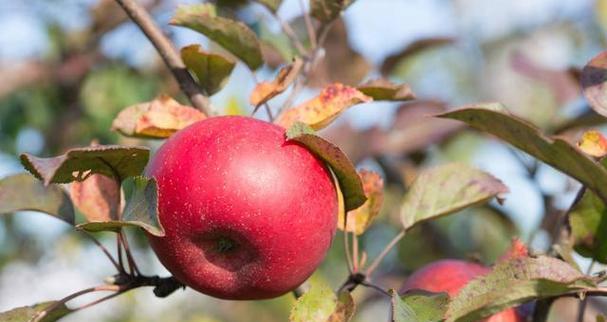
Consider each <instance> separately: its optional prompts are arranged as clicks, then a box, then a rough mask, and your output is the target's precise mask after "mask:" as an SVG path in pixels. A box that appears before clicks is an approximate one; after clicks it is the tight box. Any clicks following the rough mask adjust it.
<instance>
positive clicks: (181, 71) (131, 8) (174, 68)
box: [115, 0, 212, 115]
mask: <svg viewBox="0 0 607 322" xmlns="http://www.w3.org/2000/svg"><path fill="white" fill-rule="evenodd" d="M115 1H116V3H118V4H119V5H120V6H121V7H122V8H123V9H124V11H125V12H126V14H127V15H128V16H129V18H131V20H133V22H134V23H135V24H137V26H139V28H140V29H141V31H143V33H144V34H145V35H146V37H147V38H148V39H149V40H150V42H151V43H152V45H154V47H155V48H156V51H158V54H160V57H162V60H163V61H164V63H165V65H166V66H167V67H168V68H169V69H170V70H171V73H172V74H173V76H174V77H175V79H176V80H177V83H179V87H180V88H181V91H182V92H183V93H184V94H185V95H186V96H187V97H188V99H189V100H190V102H191V103H192V105H194V107H196V108H198V109H200V110H201V111H203V112H204V113H205V114H207V115H212V110H211V106H210V103H209V99H208V97H206V96H205V95H204V94H203V92H202V90H201V89H200V87H199V86H198V84H196V82H195V81H194V79H193V78H192V75H190V73H189V72H188V70H187V69H186V67H185V64H184V63H183V61H182V60H181V57H180V56H179V53H178V52H177V50H176V49H175V47H174V46H173V44H172V43H171V41H170V40H169V39H168V38H167V37H166V36H165V35H164V34H163V33H162V31H161V30H160V28H159V27H158V26H157V25H156V23H155V22H154V20H153V19H152V17H151V16H150V14H149V13H148V12H147V11H146V10H145V8H143V7H142V6H141V5H139V4H138V3H137V2H136V1H135V0H115Z"/></svg>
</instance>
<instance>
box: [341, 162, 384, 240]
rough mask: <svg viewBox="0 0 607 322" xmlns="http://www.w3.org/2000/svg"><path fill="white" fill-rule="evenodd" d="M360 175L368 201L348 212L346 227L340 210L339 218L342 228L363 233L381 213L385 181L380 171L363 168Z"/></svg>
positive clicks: (358, 233)
mask: <svg viewBox="0 0 607 322" xmlns="http://www.w3.org/2000/svg"><path fill="white" fill-rule="evenodd" d="M358 175H359V176H360V179H361V180H362V183H363V190H364V191H365V196H366V197H367V201H365V203H364V204H363V205H362V206H360V207H358V208H356V209H354V210H352V211H349V212H348V214H347V216H348V222H347V226H346V227H345V229H344V218H343V212H340V213H339V217H341V218H339V221H338V227H339V229H341V230H345V231H348V232H353V233H355V234H357V235H361V234H362V233H364V232H365V230H367V228H368V227H369V226H370V225H371V223H372V222H373V220H374V219H375V217H377V215H379V212H380V210H381V206H382V204H383V201H384V181H383V179H382V177H381V176H380V175H379V174H378V173H376V172H373V171H367V170H361V171H359V173H358Z"/></svg>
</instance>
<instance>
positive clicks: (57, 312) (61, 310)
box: [0, 302, 72, 322]
mask: <svg viewBox="0 0 607 322" xmlns="http://www.w3.org/2000/svg"><path fill="white" fill-rule="evenodd" d="M55 303H57V302H44V303H39V304H34V305H31V306H23V307H18V308H15V309H12V310H10V311H6V312H2V313H0V322H29V321H30V320H31V319H32V318H34V317H36V315H37V314H38V313H39V312H42V311H43V310H44V309H46V308H48V307H49V306H51V305H54V304H55ZM71 312H72V310H70V309H68V308H67V307H66V306H65V304H61V305H59V306H58V307H57V308H55V309H53V310H52V311H51V312H49V313H48V315H46V316H45V317H44V318H42V319H41V320H40V322H55V321H58V320H59V319H61V318H62V317H64V316H66V315H68V314H69V313H71Z"/></svg>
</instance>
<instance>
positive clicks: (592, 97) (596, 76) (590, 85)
mask: <svg viewBox="0 0 607 322" xmlns="http://www.w3.org/2000/svg"><path fill="white" fill-rule="evenodd" d="M581 82H582V87H583V89H584V95H585V96H586V99H587V100H588V103H590V107H592V109H594V110H595V111H596V112H597V113H599V114H601V115H603V116H607V87H606V86H605V83H606V82H607V51H603V52H601V53H599V54H598V55H596V56H595V57H594V58H592V59H591V60H590V61H589V62H588V64H586V66H584V69H583V70H582V79H581Z"/></svg>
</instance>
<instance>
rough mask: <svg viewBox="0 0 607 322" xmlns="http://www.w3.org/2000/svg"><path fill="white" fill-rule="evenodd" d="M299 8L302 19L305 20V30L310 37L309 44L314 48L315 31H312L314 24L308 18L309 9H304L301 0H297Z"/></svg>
mask: <svg viewBox="0 0 607 322" xmlns="http://www.w3.org/2000/svg"><path fill="white" fill-rule="evenodd" d="M299 8H300V9H301V12H302V14H303V16H304V21H305V22H306V30H307V31H308V38H310V44H311V45H312V48H316V46H317V44H318V43H317V42H316V33H315V32H314V26H313V25H312V19H311V18H310V11H308V10H306V5H305V4H304V2H303V0H299Z"/></svg>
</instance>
